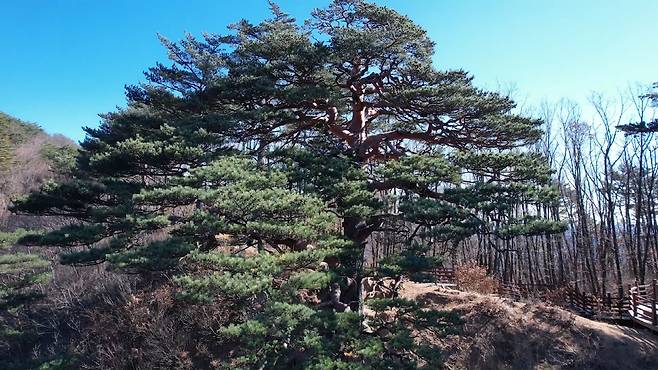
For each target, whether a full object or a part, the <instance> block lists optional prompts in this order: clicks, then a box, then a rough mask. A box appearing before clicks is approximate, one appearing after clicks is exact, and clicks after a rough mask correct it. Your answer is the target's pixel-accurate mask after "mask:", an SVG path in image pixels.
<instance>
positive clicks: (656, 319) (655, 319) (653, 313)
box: [651, 279, 658, 325]
mask: <svg viewBox="0 0 658 370" xmlns="http://www.w3.org/2000/svg"><path fill="white" fill-rule="evenodd" d="M651 285H652V287H653V296H652V297H651V324H653V325H658V317H656V303H657V302H656V279H653V281H652V282H651Z"/></svg>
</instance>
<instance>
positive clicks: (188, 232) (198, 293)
mask: <svg viewBox="0 0 658 370" xmlns="http://www.w3.org/2000/svg"><path fill="white" fill-rule="evenodd" d="M272 13H273V16H272V17H271V18H270V19H267V20H265V21H263V22H261V23H259V24H251V23H249V22H248V21H245V20H243V21H240V22H238V23H237V24H235V25H232V26H231V27H230V30H231V31H230V32H229V33H228V34H226V35H210V34H208V35H205V36H204V38H203V39H202V40H198V39H195V38H194V37H193V36H191V35H188V36H187V37H186V39H185V40H183V41H181V42H180V43H173V42H170V41H168V40H166V39H162V41H163V44H164V46H165V47H166V48H167V50H168V52H169V57H170V59H171V61H172V64H171V65H169V66H166V65H163V64H157V65H156V66H155V67H153V68H151V69H149V70H148V72H147V73H146V77H147V79H148V83H145V84H142V85H139V86H129V87H128V88H127V98H128V106H127V108H126V109H121V110H118V111H116V112H113V113H109V114H106V115H104V116H103V122H102V124H101V126H100V127H99V128H97V129H90V128H87V129H86V132H87V138H86V139H85V141H84V142H83V143H82V145H81V146H82V151H81V154H80V155H79V157H78V162H77V166H76V168H75V169H74V170H73V172H74V174H75V179H74V180H73V181H70V182H65V183H51V184H48V185H47V186H46V187H44V188H43V189H42V190H41V191H40V192H38V193H34V194H31V195H30V196H29V197H26V198H24V199H22V200H21V201H20V202H18V203H17V205H16V207H15V208H14V209H15V211H16V212H26V213H32V214H42V215H59V216H67V217H70V218H72V219H76V220H78V221H79V223H77V224H72V225H69V226H66V227H64V228H62V229H60V230H56V231H53V232H50V233H47V234H44V235H37V236H29V237H25V238H23V243H26V244H37V245H58V246H62V247H85V248H75V249H74V250H75V251H74V252H69V253H65V254H63V255H62V257H61V261H62V263H65V264H74V265H86V264H97V263H104V262H107V263H109V264H110V266H112V267H113V268H116V269H118V270H123V271H131V272H144V271H164V273H167V274H175V275H176V278H175V281H176V282H177V284H178V287H179V289H180V291H179V297H180V298H181V299H186V300H189V301H191V302H196V303H203V302H208V301H212V300H216V299H220V300H221V301H222V302H226V306H227V307H228V308H230V309H231V310H232V312H234V316H233V317H234V322H232V323H230V324H229V325H227V326H226V327H224V328H223V329H222V330H221V338H222V339H223V340H225V341H226V343H233V344H234V345H235V344H236V343H240V346H238V349H236V350H235V351H233V352H232V353H231V354H229V355H227V356H226V362H227V364H231V365H232V366H238V367H251V368H265V367H267V368H284V367H290V366H293V367H295V366H299V367H302V366H303V367H308V368H348V367H349V368H400V367H405V368H414V367H417V366H421V365H427V366H428V367H434V366H436V365H437V361H438V358H437V352H436V351H435V350H430V349H428V347H427V346H426V345H424V344H422V343H420V342H419V341H418V340H417V339H415V336H416V335H417V334H418V331H417V330H419V329H418V328H421V329H422V330H431V331H432V332H433V333H440V334H443V333H445V332H448V331H449V330H452V329H451V328H453V327H454V325H455V324H456V323H457V322H458V320H457V319H456V318H455V317H454V316H452V315H449V314H447V313H441V312H436V311H428V310H424V309H423V308H422V307H421V306H420V305H419V304H418V303H416V302H409V301H406V300H404V299H399V298H395V299H381V300H377V301H371V302H369V303H368V306H369V307H371V308H372V309H373V310H375V311H376V312H382V311H388V312H395V315H393V316H394V317H388V318H387V319H384V317H386V315H375V318H373V319H371V320H369V321H370V322H369V325H370V326H371V327H372V328H373V332H374V333H373V334H363V333H362V331H361V330H360V327H361V318H360V317H359V313H357V312H354V311H357V308H358V304H357V303H356V302H357V301H358V287H359V282H360V280H361V279H362V278H363V277H364V276H365V275H366V274H367V273H368V272H367V270H366V269H365V268H364V258H365V257H364V256H365V251H366V249H367V247H368V241H369V239H370V237H371V235H372V234H373V233H378V232H387V233H395V234H399V235H403V236H404V238H405V239H407V240H406V242H404V243H403V244H404V245H406V246H407V248H406V249H404V248H403V249H404V252H403V253H402V254H401V255H399V256H396V257H391V258H390V259H388V260H387V261H386V263H385V266H384V268H383V269H382V270H381V272H382V273H385V274H388V275H394V276H398V277H399V276H400V275H403V274H408V273H411V274H412V275H414V276H418V275H419V274H420V275H422V273H423V271H424V270H426V269H428V268H431V267H432V266H434V265H436V263H437V262H438V261H437V260H436V259H435V258H433V257H429V256H428V255H427V253H426V251H427V250H428V245H426V244H423V242H422V240H425V241H426V240H430V241H431V242H432V243H438V242H448V243H451V245H453V246H457V245H458V243H459V242H460V241H462V240H464V239H466V238H468V237H470V236H472V235H475V234H480V235H492V236H495V237H498V238H509V237H512V236H519V235H537V234H544V233H545V234H548V233H553V232H556V231H559V229H560V225H558V224H556V223H554V222H551V221H548V220H543V219H540V218H539V217H537V216H533V215H523V216H520V217H519V216H517V215H516V214H515V213H513V212H512V210H513V208H514V207H513V205H516V204H518V203H519V202H520V201H525V200H531V201H533V202H535V203H541V202H545V201H547V200H549V201H550V200H551V199H553V198H552V197H551V194H552V193H551V192H550V191H549V189H547V188H546V185H547V183H548V181H549V177H550V176H549V174H550V171H549V170H548V168H547V167H546V165H545V163H544V161H543V158H541V157H539V156H537V155H534V154H532V153H530V152H529V150H527V149H526V146H527V145H528V144H531V143H533V142H534V141H536V140H537V139H538V138H539V136H540V135H541V132H540V130H539V125H540V122H539V121H536V120H532V119H528V118H525V117H522V116H519V115H516V114H514V113H512V110H513V108H514V103H513V102H512V101H511V100H510V99H508V98H506V97H503V96H501V95H498V94H496V93H491V92H486V91H483V90H480V89H478V88H476V87H474V86H473V84H472V77H470V76H469V75H468V74H467V73H466V72H464V71H460V70H457V71H439V70H436V69H435V68H434V67H433V66H432V60H431V58H432V56H433V54H434V44H433V43H432V41H431V40H430V39H429V38H428V37H427V34H426V32H425V31H424V30H423V29H422V28H420V27H419V26H417V25H415V24H414V23H413V22H412V21H411V20H410V19H408V18H407V17H405V16H402V15H400V14H398V13H396V12H395V11H393V10H391V9H388V8H386V7H382V6H378V5H374V4H370V3H367V2H363V1H360V0H335V1H333V2H332V3H331V5H329V6H328V7H327V8H326V9H318V10H315V11H314V12H313V14H312V17H311V19H310V20H308V21H307V22H306V23H305V24H304V25H303V26H301V25H299V24H298V23H296V21H295V20H294V19H293V18H291V17H290V16H288V15H287V14H285V13H284V12H283V11H281V9H279V8H278V7H277V6H276V5H272ZM318 40H319V41H318ZM408 225H412V226H413V229H415V230H419V229H420V228H422V230H423V231H422V233H417V232H413V233H408V232H407V229H408ZM162 234H165V235H166V237H165V238H164V239H162V237H161V236H160V237H159V238H160V239H159V240H155V241H153V240H154V237H153V236H154V235H162ZM421 236H422V238H421V239H422V240H421V241H419V240H418V239H419V237H421ZM248 251H249V252H248ZM316 295H317V296H318V297H319V301H317V300H314V299H312V298H311V297H313V296H316ZM414 328H415V329H414Z"/></svg>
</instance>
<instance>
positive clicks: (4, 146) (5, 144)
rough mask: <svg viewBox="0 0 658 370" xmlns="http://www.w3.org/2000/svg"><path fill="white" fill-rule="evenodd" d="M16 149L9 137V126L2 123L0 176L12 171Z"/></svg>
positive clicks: (0, 132)
mask: <svg viewBox="0 0 658 370" xmlns="http://www.w3.org/2000/svg"><path fill="white" fill-rule="evenodd" d="M13 153H14V148H13V145H12V143H11V137H10V135H9V125H8V124H7V123H5V122H0V174H2V175H6V173H7V171H9V170H10V169H11V165H12V161H13V157H14V154H13Z"/></svg>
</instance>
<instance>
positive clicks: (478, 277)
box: [455, 262, 499, 294]
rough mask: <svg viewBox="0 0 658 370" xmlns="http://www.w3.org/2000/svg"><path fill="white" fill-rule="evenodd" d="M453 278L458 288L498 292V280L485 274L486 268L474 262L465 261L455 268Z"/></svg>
mask: <svg viewBox="0 0 658 370" xmlns="http://www.w3.org/2000/svg"><path fill="white" fill-rule="evenodd" d="M455 278H456V280H457V284H458V285H459V288H460V289H463V290H466V291H471V292H477V293H482V294H493V293H496V292H498V288H499V284H498V281H497V280H496V279H495V278H494V277H493V276H490V275H487V269H486V268H485V267H483V266H480V265H478V264H476V263H472V262H469V263H466V264H464V265H461V266H458V267H457V268H456V269H455Z"/></svg>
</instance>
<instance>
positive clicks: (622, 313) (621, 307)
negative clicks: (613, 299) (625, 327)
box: [618, 285, 624, 320]
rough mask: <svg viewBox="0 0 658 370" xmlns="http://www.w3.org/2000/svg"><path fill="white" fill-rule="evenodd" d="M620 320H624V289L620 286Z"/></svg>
mask: <svg viewBox="0 0 658 370" xmlns="http://www.w3.org/2000/svg"><path fill="white" fill-rule="evenodd" d="M618 290H619V320H621V319H623V318H624V317H623V316H624V287H623V286H621V285H620V286H619V287H618Z"/></svg>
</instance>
